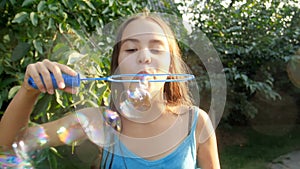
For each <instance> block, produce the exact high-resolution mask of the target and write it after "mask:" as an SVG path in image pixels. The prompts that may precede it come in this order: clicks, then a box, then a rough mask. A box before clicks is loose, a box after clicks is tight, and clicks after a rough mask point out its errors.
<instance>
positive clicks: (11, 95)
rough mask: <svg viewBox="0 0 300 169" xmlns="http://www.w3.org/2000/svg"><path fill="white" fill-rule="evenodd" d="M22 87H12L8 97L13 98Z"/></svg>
mask: <svg viewBox="0 0 300 169" xmlns="http://www.w3.org/2000/svg"><path fill="white" fill-rule="evenodd" d="M20 88H21V86H14V87H13V88H11V89H10V90H9V92H8V99H12V98H13V97H14V96H15V95H16V93H17V91H18V90H19V89H20Z"/></svg>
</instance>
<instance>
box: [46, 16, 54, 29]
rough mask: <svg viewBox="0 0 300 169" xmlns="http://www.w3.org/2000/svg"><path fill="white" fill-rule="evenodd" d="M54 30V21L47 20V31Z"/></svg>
mask: <svg viewBox="0 0 300 169" xmlns="http://www.w3.org/2000/svg"><path fill="white" fill-rule="evenodd" d="M54 28H55V25H54V20H53V19H52V18H50V19H49V22H48V27H47V30H49V29H54Z"/></svg>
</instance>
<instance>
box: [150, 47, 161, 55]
mask: <svg viewBox="0 0 300 169" xmlns="http://www.w3.org/2000/svg"><path fill="white" fill-rule="evenodd" d="M150 51H151V53H153V54H161V53H163V52H164V50H162V49H159V48H154V49H150Z"/></svg>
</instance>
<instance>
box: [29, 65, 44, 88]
mask: <svg viewBox="0 0 300 169" xmlns="http://www.w3.org/2000/svg"><path fill="white" fill-rule="evenodd" d="M29 77H31V78H32V79H33V81H34V82H35V84H36V86H37V87H38V89H39V90H40V91H41V92H43V93H45V92H46V89H45V86H44V84H43V82H42V79H41V76H40V74H39V73H38V71H37V69H36V67H35V64H29V65H28V66H27V69H26V72H25V77H24V83H25V84H26V85H29V84H28V79H29Z"/></svg>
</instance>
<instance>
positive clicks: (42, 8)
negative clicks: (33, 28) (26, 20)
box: [37, 1, 46, 12]
mask: <svg viewBox="0 0 300 169" xmlns="http://www.w3.org/2000/svg"><path fill="white" fill-rule="evenodd" d="M45 7H46V2H45V1H41V2H40V3H39V4H38V6H37V11H38V12H42V11H43V10H44V9H45Z"/></svg>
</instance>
